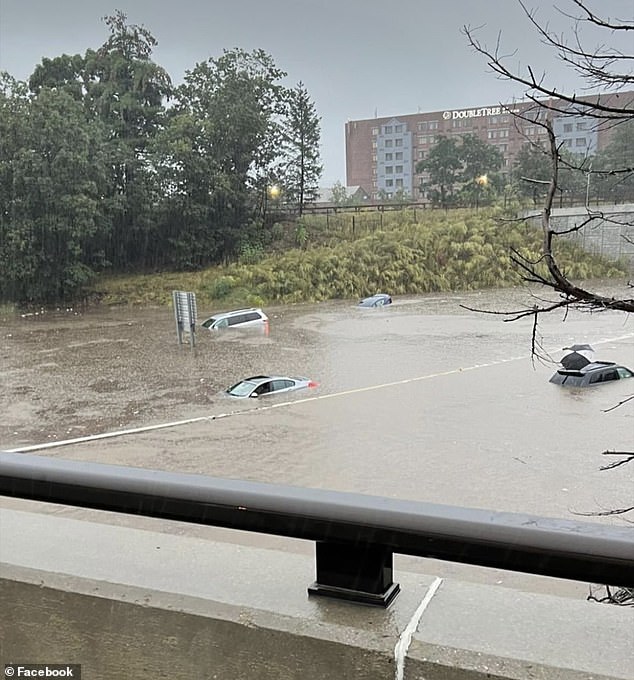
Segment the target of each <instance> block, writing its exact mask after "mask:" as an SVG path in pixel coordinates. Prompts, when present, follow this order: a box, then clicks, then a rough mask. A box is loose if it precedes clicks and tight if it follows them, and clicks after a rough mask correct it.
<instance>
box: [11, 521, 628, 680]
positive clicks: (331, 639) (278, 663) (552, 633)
mask: <svg viewBox="0 0 634 680" xmlns="http://www.w3.org/2000/svg"><path fill="white" fill-rule="evenodd" d="M314 569H315V566H314V561H313V560H311V559H309V558H307V557H306V556H304V555H300V554H296V553H293V552H283V551H278V550H265V549H262V548H254V547H247V546H242V545H236V544H227V543H219V542H212V541H208V540H204V539H201V538H194V537H188V536H177V535H172V534H165V533H160V532H155V531H148V530H146V529H135V528H130V527H121V526H113V525H108V524H101V523H99V524H97V523H94V522H90V521H86V520H79V519H68V518H62V517H56V516H54V515H44V514H38V513H35V512H24V511H19V510H8V509H2V510H0V588H1V591H2V595H1V597H2V600H1V603H0V605H1V611H2V618H1V620H0V662H2V663H9V662H15V663H53V662H55V663H78V664H82V672H83V677H84V678H104V679H108V680H109V679H110V678H112V679H113V680H114V679H115V678H116V679H117V680H118V679H119V678H124V677H125V678H132V677H134V678H148V679H149V678H167V677H170V678H227V679H228V680H237V679H242V678H244V679H245V680H246V679H249V680H251V679H253V678H258V679H260V678H262V679H265V680H268V679H269V678H270V679H271V680H273V679H275V680H284V679H286V678H289V679H290V678H298V679H299V678H302V679H303V680H313V679H315V680H317V679H318V678H319V679H320V680H321V679H324V678H333V679H335V678H336V679H337V680H339V679H340V678H355V679H357V678H359V679H361V680H366V679H367V680H375V679H378V678H403V680H407V679H412V680H413V679H421V680H422V679H423V678H424V680H459V679H468V680H475V679H479V678H512V679H514V680H524V679H526V680H528V679H529V678H530V679H533V680H534V679H535V678H540V679H543V680H546V679H548V680H573V679H574V680H590V679H593V680H599V679H601V678H619V679H622V680H626V679H627V680H634V609H632V608H629V607H617V606H611V605H601V604H597V603H590V602H586V601H585V600H573V599H568V598H561V597H555V596H548V595H537V594H534V593H525V592H520V591H515V590H511V589H506V588H498V587H494V586H487V585H478V584H472V583H464V582H459V581H446V580H445V581H441V580H440V579H435V578H434V576H426V575H419V574H412V573H403V572H397V573H396V574H395V579H396V580H397V581H398V582H399V583H400V584H401V588H402V592H401V593H400V595H399V596H398V597H397V599H396V601H395V602H394V604H393V605H392V606H391V607H390V608H388V609H387V610H383V609H375V608H371V607H364V606H359V605H354V604H347V603H342V602H335V601H330V600H327V599H323V598H312V597H308V595H307V593H306V588H307V586H308V585H309V584H310V583H311V582H312V581H313V579H314ZM430 587H433V591H430ZM408 633H411V643H409V644H406V643H407V642H408V640H409V635H408ZM399 640H401V643H400V644H399Z"/></svg>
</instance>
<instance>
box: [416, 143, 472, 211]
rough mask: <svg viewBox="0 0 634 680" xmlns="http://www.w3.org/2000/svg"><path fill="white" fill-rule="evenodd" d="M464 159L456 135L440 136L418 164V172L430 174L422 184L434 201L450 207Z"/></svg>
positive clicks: (441, 205) (443, 206) (453, 200)
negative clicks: (427, 179)
mask: <svg viewBox="0 0 634 680" xmlns="http://www.w3.org/2000/svg"><path fill="white" fill-rule="evenodd" d="M461 169H462V159H461V158H460V150H459V148H458V140H457V139H456V138H455V137H445V136H442V135H441V136H440V137H439V138H438V141H437V143H436V144H435V145H434V147H433V148H432V149H430V151H429V153H428V154H427V157H426V158H425V159H423V160H421V161H419V163H418V164H417V166H416V172H417V173H422V172H426V173H428V174H429V181H428V182H426V183H424V184H423V185H422V188H424V189H426V190H427V194H428V196H429V197H430V198H431V200H432V202H433V203H436V204H437V205H439V206H440V207H441V208H448V207H450V206H451V205H453V204H454V202H455V193H456V185H457V184H458V182H459V180H460V170H461Z"/></svg>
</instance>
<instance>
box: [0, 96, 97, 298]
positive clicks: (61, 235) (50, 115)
mask: <svg viewBox="0 0 634 680" xmlns="http://www.w3.org/2000/svg"><path fill="white" fill-rule="evenodd" d="M0 101H1V102H2V106H1V108H0V111H1V113H0V127H1V128H2V139H3V140H5V141H4V142H3V149H2V152H3V153H2V160H1V161H0V192H1V193H2V204H3V206H4V207H3V210H2V214H1V216H0V234H1V237H0V264H1V268H2V278H1V279H0V298H2V299H8V300H15V301H18V302H22V303H33V302H37V303H51V302H57V301H60V300H73V299H76V298H77V297H78V296H80V295H81V291H82V290H83V288H84V286H85V285H86V284H87V283H88V282H89V281H90V279H91V277H92V275H93V265H94V266H97V265H99V264H100V263H99V262H96V261H95V258H94V255H95V253H94V251H93V250H92V241H93V239H94V238H95V236H96V235H97V233H98V232H99V230H100V229H103V228H104V222H103V219H102V212H101V203H100V196H101V194H102V192H103V190H104V186H105V182H104V174H103V171H104V163H103V159H102V158H101V156H100V154H101V150H102V142H103V139H104V138H105V135H104V133H103V130H102V129H101V127H100V126H99V124H98V123H97V122H90V121H87V120H86V118H85V116H84V111H83V107H82V105H81V103H80V102H78V101H77V100H76V99H74V98H73V96H72V95H71V94H70V93H69V92H68V91H65V90H50V89H42V90H41V91H40V94H39V95H38V96H37V97H27V96H26V94H25V88H24V87H21V86H16V87H15V88H14V91H13V93H11V92H9V91H8V89H7V88H5V89H4V91H3V93H2V95H0ZM18 140H19V141H18Z"/></svg>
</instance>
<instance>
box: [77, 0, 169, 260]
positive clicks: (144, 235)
mask: <svg viewBox="0 0 634 680" xmlns="http://www.w3.org/2000/svg"><path fill="white" fill-rule="evenodd" d="M104 22H105V23H106V26H107V27H108V29H109V30H110V36H109V37H108V39H107V40H106V42H105V43H104V44H103V45H102V46H101V47H100V48H99V49H98V50H97V51H93V50H88V51H87V52H86V56H85V74H84V82H85V88H86V95H85V102H86V109H87V111H88V113H89V115H91V116H93V117H95V118H97V119H98V120H100V121H101V122H102V123H103V124H104V125H106V126H107V128H108V129H109V130H110V137H109V154H110V162H109V166H110V168H111V173H110V187H109V190H108V191H107V192H106V195H105V197H104V200H105V203H106V204H107V205H108V208H109V212H110V219H111V220H112V225H113V234H112V238H111V239H110V240H109V243H108V244H105V246H106V249H107V251H108V252H107V257H108V259H109V260H110V261H111V262H112V264H113V266H114V267H116V268H117V269H125V268H129V267H133V266H143V265H144V264H145V253H146V252H147V250H148V248H149V247H150V246H151V244H152V242H153V240H154V236H153V234H152V219H151V216H152V193H151V190H150V182H151V177H152V172H153V170H152V168H151V167H150V166H149V165H148V163H147V160H146V149H147V146H148V144H149V143H150V141H151V140H152V139H153V137H154V136H155V135H156V133H157V132H158V130H159V129H160V127H161V124H162V120H163V117H164V113H165V107H164V103H165V100H166V99H167V98H168V97H169V96H170V95H171V92H172V85H171V80H170V77H169V75H168V74H167V72H166V71H165V70H164V69H163V68H161V67H160V66H158V65H157V64H155V63H154V62H153V61H152V59H151V56H152V51H153V49H154V47H155V46H156V45H157V44H158V43H157V41H156V39H155V38H154V36H153V35H152V34H151V33H150V31H149V30H148V29H146V28H144V27H143V26H137V25H135V24H128V23H127V17H126V15H125V14H124V13H123V12H121V11H116V12H115V14H114V15H112V16H107V17H104Z"/></svg>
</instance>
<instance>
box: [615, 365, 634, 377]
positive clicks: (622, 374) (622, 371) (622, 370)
mask: <svg viewBox="0 0 634 680" xmlns="http://www.w3.org/2000/svg"><path fill="white" fill-rule="evenodd" d="M616 372H617V373H618V374H619V378H631V377H632V375H634V374H633V373H632V371H630V370H629V369H628V368H625V366H619V367H618V368H617V369H616Z"/></svg>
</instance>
